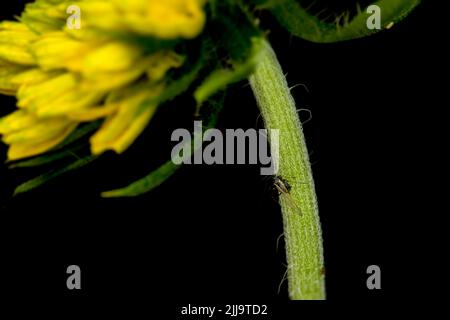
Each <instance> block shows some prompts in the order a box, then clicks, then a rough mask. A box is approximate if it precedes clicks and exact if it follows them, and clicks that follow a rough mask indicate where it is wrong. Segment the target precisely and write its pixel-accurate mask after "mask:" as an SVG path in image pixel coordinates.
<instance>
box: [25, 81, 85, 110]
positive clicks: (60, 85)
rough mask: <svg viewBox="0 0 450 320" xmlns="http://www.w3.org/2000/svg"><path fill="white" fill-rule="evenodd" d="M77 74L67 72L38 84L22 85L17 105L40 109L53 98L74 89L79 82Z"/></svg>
mask: <svg viewBox="0 0 450 320" xmlns="http://www.w3.org/2000/svg"><path fill="white" fill-rule="evenodd" d="M78 82H79V81H78V79H77V77H76V75H74V74H71V73H65V74H62V75H60V76H56V77H54V78H51V79H49V80H47V81H44V82H42V83H39V84H36V85H26V86H22V87H21V88H20V89H19V92H18V93H17V98H18V99H19V101H18V103H17V105H18V106H19V107H23V108H30V110H32V109H38V108H39V106H41V105H45V104H48V103H49V101H52V99H56V98H58V97H59V96H61V95H63V94H64V93H67V92H68V91H70V90H72V89H74V88H75V87H76V86H77V84H78Z"/></svg>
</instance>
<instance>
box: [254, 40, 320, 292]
mask: <svg viewBox="0 0 450 320" xmlns="http://www.w3.org/2000/svg"><path fill="white" fill-rule="evenodd" d="M250 83H251V86H252V89H253V92H254V94H255V97H256V100H257V102H258V105H259V108H260V109H261V114H262V117H263V119H264V122H265V126H266V128H268V129H279V138H280V142H279V171H278V175H279V176H280V177H282V178H283V179H285V180H286V181H287V182H288V183H289V184H290V185H291V187H292V189H291V190H290V192H289V193H290V199H289V197H288V196H283V195H281V196H280V206H281V210H282V215H283V224H284V238H285V243H286V256H287V263H288V269H287V277H288V283H289V296H290V298H291V299H293V300H322V299H325V279H324V268H323V249H322V234H321V229H320V221H319V215H318V208H317V201H316V195H315V191H314V181H313V177H312V172H311V166H310V163H309V157H308V151H307V149H306V144H305V138H304V136H303V132H302V127H301V123H300V120H299V118H298V115H297V110H296V107H295V102H294V99H293V98H292V95H291V93H290V89H289V87H288V85H287V82H286V78H285V77H284V74H283V71H282V70H281V66H280V64H279V62H278V60H277V57H276V55H275V53H274V51H273V50H272V48H271V46H270V44H268V43H267V46H266V49H265V52H264V53H263V55H262V58H261V61H260V63H259V64H258V66H257V68H256V70H255V72H254V74H253V75H252V76H251V77H250ZM292 202H294V204H295V205H293V204H292ZM299 208H300V210H299Z"/></svg>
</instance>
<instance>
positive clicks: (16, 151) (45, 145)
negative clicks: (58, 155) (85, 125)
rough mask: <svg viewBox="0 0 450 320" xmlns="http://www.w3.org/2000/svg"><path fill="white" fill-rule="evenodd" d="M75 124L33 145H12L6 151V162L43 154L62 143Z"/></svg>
mask: <svg viewBox="0 0 450 320" xmlns="http://www.w3.org/2000/svg"><path fill="white" fill-rule="evenodd" d="M76 127H77V124H73V125H71V126H68V127H67V128H66V129H65V130H64V131H62V132H60V133H59V134H58V135H56V136H54V137H52V138H51V139H49V140H47V141H44V142H41V143H38V144H35V143H33V142H23V143H14V144H12V145H11V146H10V147H9V149H8V160H10V161H12V160H18V159H22V158H27V157H31V156H35V155H38V154H41V153H44V152H46V151H48V150H50V149H52V148H53V147H55V146H57V145H58V144H59V143H61V142H62V141H64V139H65V138H67V136H68V135H69V134H71V133H72V132H73V130H75V128H76Z"/></svg>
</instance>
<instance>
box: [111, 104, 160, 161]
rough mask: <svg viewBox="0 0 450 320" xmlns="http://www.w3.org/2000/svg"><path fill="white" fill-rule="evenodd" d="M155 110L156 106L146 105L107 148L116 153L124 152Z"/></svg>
mask: <svg viewBox="0 0 450 320" xmlns="http://www.w3.org/2000/svg"><path fill="white" fill-rule="evenodd" d="M156 110H157V106H156V105H152V106H148V107H147V108H146V110H144V111H143V112H141V113H140V114H138V115H137V116H136V117H135V118H134V119H133V122H131V123H130V126H129V127H128V128H127V129H126V130H125V131H124V132H123V133H122V135H120V136H119V137H118V138H117V139H116V140H115V141H114V142H113V143H112V144H111V145H110V146H109V148H110V149H112V150H114V151H116V152H117V153H122V152H124V151H125V150H126V149H127V148H128V147H129V146H130V145H131V144H132V143H133V142H134V141H135V140H136V139H137V137H138V136H139V135H140V134H141V133H142V131H144V129H145V128H146V126H147V124H148V123H149V122H150V120H151V119H152V117H153V115H154V113H155V111H156Z"/></svg>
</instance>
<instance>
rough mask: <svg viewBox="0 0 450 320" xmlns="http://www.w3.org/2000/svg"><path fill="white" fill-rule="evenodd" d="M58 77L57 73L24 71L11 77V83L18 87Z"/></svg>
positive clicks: (40, 70) (39, 70) (35, 70)
mask: <svg viewBox="0 0 450 320" xmlns="http://www.w3.org/2000/svg"><path fill="white" fill-rule="evenodd" d="M58 75H59V74H58V73H57V72H46V71H43V70H42V69H38V68H33V69H26V70H25V71H22V72H20V73H18V74H17V75H15V76H14V77H12V79H11V82H12V83H13V84H15V85H18V86H21V85H32V84H38V83H42V82H44V81H46V80H49V79H51V78H53V77H55V76H58Z"/></svg>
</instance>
